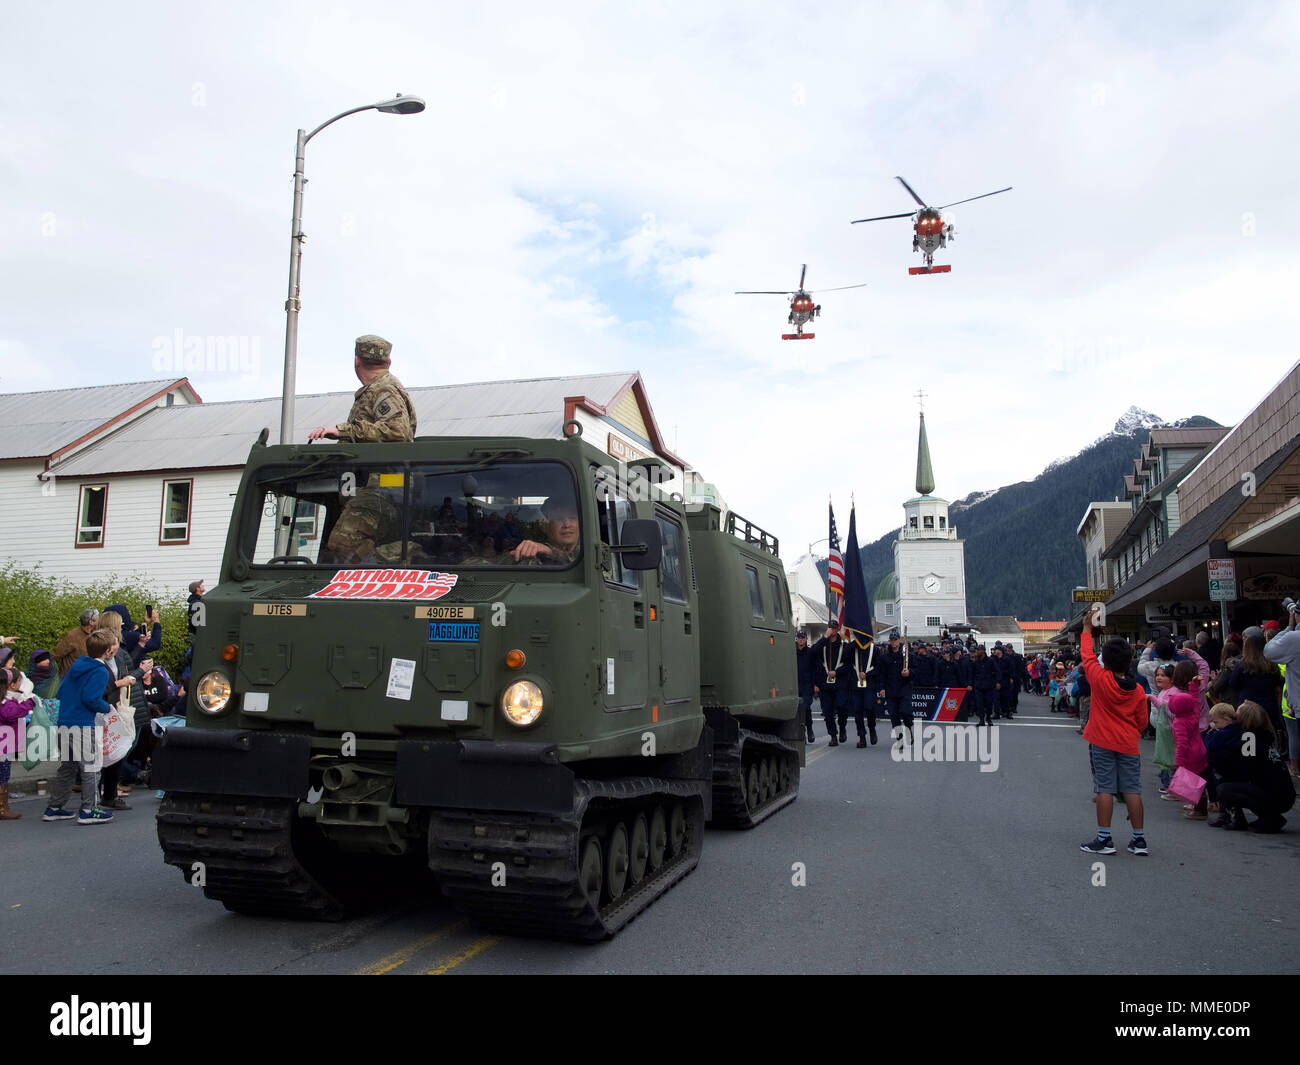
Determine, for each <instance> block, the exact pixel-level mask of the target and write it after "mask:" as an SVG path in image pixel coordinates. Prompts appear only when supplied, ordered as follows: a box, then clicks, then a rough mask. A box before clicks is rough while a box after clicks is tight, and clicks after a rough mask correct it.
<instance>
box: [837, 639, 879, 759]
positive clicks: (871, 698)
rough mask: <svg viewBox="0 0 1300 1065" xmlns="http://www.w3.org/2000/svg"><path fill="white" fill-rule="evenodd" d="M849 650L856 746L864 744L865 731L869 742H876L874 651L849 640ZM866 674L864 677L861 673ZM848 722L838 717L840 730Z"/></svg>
mask: <svg viewBox="0 0 1300 1065" xmlns="http://www.w3.org/2000/svg"><path fill="white" fill-rule="evenodd" d="M849 650H850V651H851V652H852V655H853V700H852V710H853V724H854V725H855V726H856V727H857V730H858V746H859V747H864V746H866V743H865V740H866V736H867V733H868V732H870V734H871V742H872V743H875V742H876V691H877V688H876V676H877V673H876V652H875V651H874V650H872V649H871V648H870V647H868V648H866V649H865V650H864V649H863V648H861V647H859V646H858V645H857V644H855V643H852V642H850V644H849ZM868 660H870V664H871V668H870V669H867V663H868ZM864 673H865V674H866V676H865V678H864V677H863V676H862V674H864ZM864 718H865V720H866V724H867V728H866V730H864V729H863V720H864ZM847 724H848V722H847V721H845V720H844V719H843V718H841V719H840V730H841V731H843V730H844V727H845V725H847Z"/></svg>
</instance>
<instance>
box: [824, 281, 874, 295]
mask: <svg viewBox="0 0 1300 1065" xmlns="http://www.w3.org/2000/svg"><path fill="white" fill-rule="evenodd" d="M866 287H867V283H866V282H865V281H863V282H861V283H860V284H857V285H836V286H835V287H834V288H819V289H818V290H817V291H818V292H843V291H844V290H845V289H846V288H866Z"/></svg>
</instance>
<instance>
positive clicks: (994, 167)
mask: <svg viewBox="0 0 1300 1065" xmlns="http://www.w3.org/2000/svg"><path fill="white" fill-rule="evenodd" d="M134 10H135V11H136V12H137V14H136V17H134V18H133V19H132V20H131V22H130V24H129V25H127V24H125V23H123V22H122V21H121V20H120V17H119V15H118V14H117V13H115V12H112V11H109V10H107V9H102V10H98V9H86V10H84V11H79V12H78V13H77V15H76V19H75V22H74V21H72V20H70V19H69V18H68V16H67V15H66V14H64V13H63V12H62V11H60V10H56V9H52V8H49V7H44V8H42V7H39V6H38V7H31V6H29V7H27V8H23V9H21V10H17V11H15V12H13V13H11V16H10V19H9V33H10V43H11V48H10V59H9V62H8V63H7V64H6V68H5V69H4V71H2V72H0V91H4V93H5V96H6V99H8V100H9V101H11V106H10V107H9V108H8V109H7V115H6V120H5V122H6V125H5V136H4V137H2V138H0V167H3V168H4V171H5V176H6V186H7V195H6V197H5V200H4V202H3V203H2V204H0V233H2V234H3V235H4V237H5V240H4V241H3V244H0V265H2V266H3V268H4V270H5V275H6V278H7V279H10V283H9V290H8V292H7V299H6V307H5V311H4V316H3V319H0V352H3V353H4V354H5V368H4V377H5V380H4V382H3V383H4V385H5V387H9V388H13V387H15V385H16V384H17V385H18V386H19V387H23V388H36V387H42V386H49V387H54V386H56V385H57V386H65V385H66V384H67V383H69V382H80V383H85V384H91V383H102V382H108V381H119V380H131V379H142V378H146V377H151V376H153V372H152V369H151V366H150V352H151V343H152V341H153V339H154V338H155V337H158V336H170V335H172V334H173V333H174V331H175V330H177V329H181V330H183V331H184V333H185V334H186V335H194V336H205V335H215V336H246V337H256V338H258V339H259V342H260V350H261V352H262V354H263V358H262V366H261V372H260V375H259V376H258V378H257V379H256V380H255V381H253V382H249V381H247V380H241V379H235V378H234V377H232V376H229V375H227V376H222V375H220V374H213V375H205V376H202V377H199V378H198V379H197V380H196V385H197V386H198V387H199V390H200V392H201V393H202V394H203V395H204V396H205V398H209V399H229V398H236V397H239V396H247V395H250V394H261V395H274V394H277V393H278V390H279V375H280V365H279V355H278V353H279V350H280V349H281V347H282V345H283V335H284V309H283V307H284V297H285V287H286V275H287V253H288V250H289V249H288V245H289V239H288V238H289V233H288V230H289V213H290V193H291V178H292V163H293V158H292V149H293V134H294V130H295V129H296V128H297V127H298V126H299V125H302V126H304V127H306V128H311V126H312V125H313V124H314V123H317V122H321V121H324V120H325V119H326V118H328V117H329V116H330V115H333V114H335V113H337V112H338V111H340V110H343V109H344V108H347V107H350V106H354V105H356V104H360V103H364V102H367V101H370V100H377V99H381V98H384V97H386V96H388V95H390V94H391V93H393V92H394V91H398V90H400V91H403V92H407V93H418V94H421V95H423V96H424V97H425V98H426V99H427V101H428V104H429V107H428V110H427V111H426V112H425V113H424V114H421V115H417V116H410V117H396V116H389V115H379V114H374V113H368V114H359V115H356V116H353V117H349V118H347V119H344V120H342V121H340V122H339V123H337V124H335V125H333V126H331V127H330V128H328V129H326V130H325V131H323V132H322V133H321V134H320V135H319V136H318V137H317V138H316V139H314V140H313V141H312V142H311V144H310V145H309V146H308V150H307V176H308V179H309V183H308V186H307V191H306V196H305V204H304V231H305V232H306V234H307V237H308V240H307V243H306V245H305V248H304V257H303V273H302V300H303V309H302V316H301V334H300V340H299V365H300V369H299V380H300V383H301V384H302V385H303V387H304V389H306V388H310V389H311V390H343V389H351V388H354V387H355V379H354V378H353V377H352V371H351V358H350V355H351V343H352V338H353V337H355V336H356V335H358V334H360V333H363V332H379V333H382V334H383V335H385V336H388V337H389V338H390V339H392V340H393V342H394V345H395V347H394V357H395V360H396V362H395V365H396V367H397V369H398V370H399V373H400V375H401V376H402V377H403V379H404V380H405V381H406V382H407V383H408V384H411V385H421V384H440V383H445V382H449V381H458V380H476V379H484V378H491V377H515V376H537V375H548V376H549V375H559V374H569V373H581V372H588V371H593V370H611V369H625V368H626V369H641V370H642V371H643V373H644V375H645V378H646V382H647V387H648V389H649V394H650V397H651V400H652V401H653V403H654V405H655V410H656V413H657V414H658V416H659V418H660V421H661V423H662V424H663V427H664V430H665V432H666V433H667V434H668V435H669V437H670V439H671V438H672V436H673V434H674V431H675V432H676V435H677V438H678V440H679V451H680V453H681V454H682V455H683V456H684V457H685V458H686V459H687V460H688V461H690V462H692V463H693V464H694V465H695V466H697V467H698V468H699V469H700V470H701V471H702V472H703V473H704V474H705V476H706V477H708V478H709V479H710V480H713V481H715V482H716V483H717V484H718V485H719V487H720V488H721V489H722V491H723V494H724V495H725V496H726V497H727V498H728V500H729V501H731V502H732V503H733V505H735V506H736V508H737V509H738V510H740V511H741V513H743V514H745V515H746V516H747V517H751V518H752V519H753V520H755V521H757V522H759V523H760V524H761V525H764V526H765V527H769V528H773V529H774V530H775V531H778V532H779V533H780V534H781V535H782V537H783V540H785V541H786V542H788V543H797V542H798V543H806V542H807V541H809V540H816V539H818V538H820V537H821V536H824V535H825V532H824V529H823V528H822V526H823V525H824V521H825V517H824V511H823V509H822V508H823V507H824V505H825V498H826V495H827V494H828V493H829V492H831V491H833V492H834V493H835V496H836V498H837V501H838V500H840V499H843V500H844V505H846V504H847V499H848V495H849V493H850V492H852V493H855V495H856V498H857V503H858V507H859V515H858V516H859V527H860V529H861V530H862V535H863V538H864V539H871V538H874V537H875V536H877V535H879V534H880V533H882V532H884V531H885V530H886V529H888V528H890V527H892V526H893V525H895V524H897V522H898V520H899V518H900V516H901V513H902V512H901V504H902V501H903V500H904V499H906V498H907V497H908V495H910V494H911V479H912V474H913V467H914V462H915V439H916V405H915V401H914V400H913V398H912V396H913V393H915V392H916V391H917V390H918V389H919V388H922V387H923V388H924V389H925V390H926V391H927V392H928V393H929V399H928V400H927V424H928V427H929V432H930V440H931V444H932V448H933V452H934V462H935V472H936V475H937V480H938V491H939V492H941V493H942V494H945V495H946V496H947V497H948V498H951V499H956V498H960V497H961V496H963V495H965V494H967V493H968V492H971V491H975V490H982V489H988V488H992V487H996V486H997V485H999V484H1003V483H1010V482H1013V481H1016V480H1020V479H1023V478H1025V477H1028V476H1033V475H1034V474H1035V473H1037V472H1038V470H1039V469H1041V467H1042V465H1043V464H1044V463H1045V461H1046V460H1047V459H1048V458H1050V457H1053V456H1055V455H1059V454H1068V453H1072V452H1074V451H1077V450H1078V449H1079V448H1081V447H1083V446H1085V445H1086V444H1087V443H1088V442H1090V441H1091V440H1093V439H1094V438H1095V437H1097V436H1098V435H1100V434H1101V433H1104V432H1105V431H1107V430H1108V429H1109V428H1110V426H1111V425H1112V424H1113V422H1114V420H1115V418H1116V417H1117V416H1118V414H1119V413H1120V412H1122V411H1123V410H1124V409H1125V408H1126V407H1127V406H1128V405H1129V404H1130V403H1133V402H1137V403H1139V404H1140V405H1142V406H1146V407H1148V408H1151V409H1156V410H1159V411H1161V412H1162V413H1164V414H1165V415H1166V416H1168V417H1178V416H1180V415H1183V414H1191V413H1204V414H1208V415H1210V416H1211V417H1216V418H1218V419H1219V420H1221V421H1225V422H1226V421H1232V420H1234V419H1236V418H1239V417H1240V416H1241V415H1243V414H1244V413H1245V412H1246V411H1247V410H1248V409H1249V408H1250V406H1251V405H1252V404H1253V403H1254V402H1256V401H1257V400H1258V399H1259V398H1260V395H1261V394H1262V392H1263V390H1264V389H1265V388H1267V387H1268V384H1269V383H1271V382H1272V381H1274V380H1276V379H1277V378H1278V377H1280V376H1281V374H1282V372H1283V371H1284V370H1285V369H1286V367H1287V366H1289V365H1290V364H1291V362H1292V361H1293V360H1294V354H1293V351H1291V349H1290V348H1289V347H1288V345H1287V340H1286V338H1289V337H1290V336H1293V335H1295V327H1296V311H1295V310H1294V309H1293V303H1294V301H1293V300H1292V299H1290V293H1291V292H1293V291H1294V290H1295V283H1296V280H1297V278H1296V276H1295V274H1296V268H1295V267H1294V266H1293V264H1292V262H1291V259H1290V256H1291V250H1290V249H1291V248H1292V247H1294V244H1295V239H1296V238H1297V236H1300V233H1297V229H1298V228H1300V222H1297V219H1296V215H1295V212H1294V210H1293V192H1292V190H1291V187H1290V186H1291V177H1290V175H1293V174H1294V173H1295V172H1296V170H1297V163H1300V148H1297V147H1296V145H1295V143H1294V140H1293V138H1291V137H1289V136H1288V135H1287V133H1288V131H1289V129H1290V128H1291V126H1292V125H1293V122H1292V116H1293V115H1294V114H1295V113H1296V111H1297V106H1296V105H1297V103H1300V100H1298V99H1297V97H1298V96H1300V89H1298V88H1297V84H1296V82H1295V79H1294V72H1293V70H1292V66H1293V61H1292V59H1291V56H1292V55H1294V54H1295V52H1296V45H1297V43H1300V16H1298V15H1297V12H1296V9H1295V8H1294V7H1293V6H1290V5H1282V6H1278V7H1275V8H1271V9H1270V8H1266V7H1262V8H1249V7H1248V8H1244V9H1225V8H1222V6H1211V5H1201V6H1197V5H1188V6H1184V7H1183V8H1180V9H1179V10H1178V11H1177V12H1175V13H1172V14H1171V13H1169V12H1163V13H1160V14H1159V15H1157V14H1156V13H1149V12H1147V11H1145V10H1141V9H1139V10H1135V11H1133V12H1125V13H1123V14H1122V15H1121V14H1120V13H1118V12H1112V11H1110V10H1108V9H1105V8H1090V9H1080V8H1078V7H1077V6H1075V5H1070V4H1065V3H1044V4H1035V5H1033V6H1031V7H1029V8H1025V7H1023V6H1014V5H1004V4H988V5H980V6H979V7H978V8H970V7H968V6H963V5H946V4H938V3H923V4H902V3H898V4H880V5H870V6H853V5H835V4H832V5H820V6H814V7H812V8H808V7H795V6H791V5H779V4H769V5H763V6H759V7H754V6H753V5H741V4H738V3H735V4H731V3H729V4H722V5H691V4H686V3H668V4H661V5H655V6H653V7H650V8H645V9H627V8H617V7H612V6H609V5H600V4H581V3H580V4H576V5H570V6H568V7H566V8H565V9H564V10H563V12H557V13H554V14H552V13H547V12H544V11H541V10H539V9H537V8H536V7H535V5H526V4H522V3H517V4H503V5H491V6H487V7H483V6H478V7H474V6H465V5H462V6H460V7H451V8H446V7H443V8H437V9H434V8H428V7H425V6H423V5H418V4H415V3H403V2H400V0H399V2H395V3H393V4H391V5H389V6H388V7H386V8H385V9H384V12H383V14H382V15H375V14H373V13H372V12H371V11H370V10H369V9H364V8H360V7H354V6H349V5H339V4H335V5H329V6H319V5H305V4H295V5H290V6H285V7H271V8H266V7H263V6H257V5H252V4H247V3H235V4H232V5H223V7H222V8H220V9H192V8H175V7H171V6H168V5H163V4H148V3H146V4H143V5H140V6H138V7H137V8H136V9H134ZM285 42H293V44H292V47H288V46H286V44H285ZM896 174H903V175H904V176H905V177H907V179H908V180H909V182H910V183H912V184H913V186H914V187H915V188H917V189H918V191H920V192H921V193H922V194H923V195H924V196H925V197H927V198H932V202H938V203H946V202H950V201H953V200H958V199H961V198H963V197H965V196H972V195H977V194H979V193H982V192H986V191H989V190H991V189H995V188H1001V187H1003V186H1004V185H1013V186H1014V190H1013V191H1012V192H1010V193H1007V194H1005V195H1002V196H997V197H992V198H990V199H987V200H981V201H978V202H975V203H970V204H963V205H960V206H958V207H956V208H954V209H953V212H952V213H953V217H954V220H955V223H956V227H957V235H956V240H955V242H954V243H953V245H952V247H951V248H950V249H948V253H947V256H946V257H944V258H941V261H947V262H949V263H951V264H952V267H953V270H952V273H951V274H948V275H941V276H934V277H912V276H909V275H908V274H907V272H906V271H907V267H908V266H910V265H913V264H914V263H915V262H916V261H917V257H916V256H915V255H913V253H912V252H911V250H910V235H909V232H908V224H907V222H906V221H904V220H897V221H892V222H877V223H868V224H863V225H857V226H850V225H849V220H850V219H853V218H862V217H866V216H868V215H873V214H886V213H894V212H897V211H905V210H909V209H910V208H911V206H912V204H911V201H910V198H909V197H908V196H907V195H906V193H905V192H904V191H903V189H902V188H901V187H900V186H899V185H898V183H897V182H896V181H895V180H894V175H896ZM803 263H807V264H808V283H809V286H810V287H811V288H812V290H813V292H814V294H817V295H818V300H819V302H821V303H822V306H823V315H822V318H821V319H820V320H819V321H818V322H817V323H816V324H815V326H814V328H815V331H816V333H817V339H816V340H815V341H805V342H800V343H791V342H782V341H781V340H779V339H778V338H779V335H780V333H781V332H783V331H785V328H786V326H785V315H786V313H787V308H786V304H785V302H784V300H783V299H782V298H781V297H779V296H764V297H760V296H735V295H732V293H733V291H734V290H736V289H744V288H763V289H766V288H772V289H783V288H792V287H793V286H794V285H795V283H796V281H797V278H798V270H799V266H800V264H803ZM859 281H864V282H867V283H868V287H867V288H864V289H860V290H853V291H847V292H836V293H829V292H824V291H823V293H821V294H818V289H822V290H825V289H827V288H830V287H833V286H836V285H845V284H851V283H855V282H859ZM10 353H15V354H16V355H17V356H18V357H19V358H20V359H21V361H22V365H23V372H22V374H21V375H19V376H18V378H17V380H15V377H14V376H13V371H12V370H10V366H11V365H13V363H14V360H13V359H12V358H10ZM673 427H675V430H674V428H673ZM842 524H843V522H842Z"/></svg>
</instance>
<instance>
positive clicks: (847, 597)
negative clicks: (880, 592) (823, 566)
mask: <svg viewBox="0 0 1300 1065" xmlns="http://www.w3.org/2000/svg"><path fill="white" fill-rule="evenodd" d="M857 523H858V514H857V510H856V509H853V510H850V511H849V538H848V541H847V543H846V546H845V549H844V622H843V627H842V629H841V630H840V634H841V635H842V636H843V637H844V638H845V639H846V640H852V641H853V642H854V643H856V644H857V645H858V646H859V647H861V648H862V649H863V650H866V649H867V648H868V647H870V646H871V644H872V642H873V640H874V637H875V628H874V627H873V625H872V621H871V596H870V595H868V594H867V580H866V577H865V576H864V575H863V573H862V556H861V555H860V554H859V553H858V524H857Z"/></svg>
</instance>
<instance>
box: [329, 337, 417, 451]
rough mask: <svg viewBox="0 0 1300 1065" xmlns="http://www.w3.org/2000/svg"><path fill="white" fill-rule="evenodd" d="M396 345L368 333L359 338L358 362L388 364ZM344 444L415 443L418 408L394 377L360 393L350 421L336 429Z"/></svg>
mask: <svg viewBox="0 0 1300 1065" xmlns="http://www.w3.org/2000/svg"><path fill="white" fill-rule="evenodd" d="M392 350H393V345H392V344H390V343H389V342H388V341H387V340H385V339H384V338H383V337H377V336H374V335H372V334H369V333H367V334H366V335H365V336H363V337H357V349H356V351H357V358H359V359H360V360H361V361H362V362H365V363H370V364H371V365H381V364H383V363H386V362H387V361H388V356H389V354H390V353H391V352H392ZM334 429H335V431H336V432H337V433H338V434H339V439H340V440H350V441H352V442H353V443H357V444H382V443H384V442H386V441H393V440H405V441H406V442H407V443H408V444H409V443H410V442H411V441H412V440H414V439H415V408H414V407H413V406H412V405H411V397H410V396H408V395H407V394H406V389H404V388H403V387H402V382H401V381H399V380H398V379H397V378H396V377H394V376H393V375H392V374H390V373H387V372H385V373H382V374H380V375H379V376H378V377H376V378H375V379H374V380H373V381H371V382H370V383H369V384H368V385H363V386H362V387H361V388H358V389H357V394H356V396H355V398H354V399H353V401H352V410H350V411H349V412H348V420H347V421H346V422H344V423H343V424H342V425H336V426H335V427H334Z"/></svg>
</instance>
